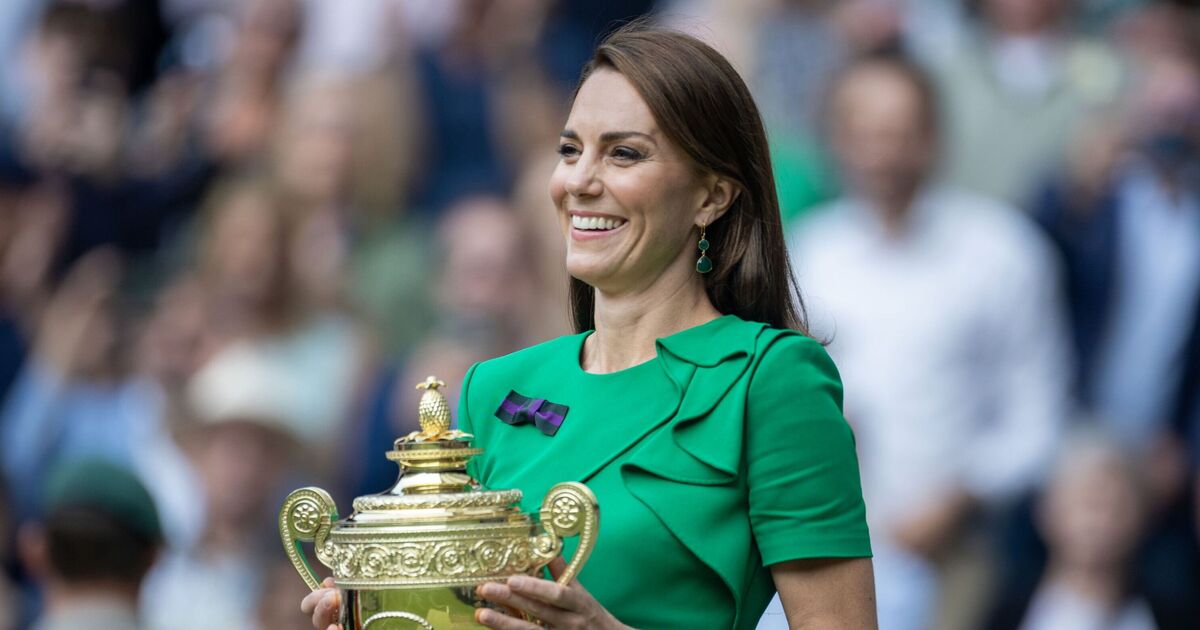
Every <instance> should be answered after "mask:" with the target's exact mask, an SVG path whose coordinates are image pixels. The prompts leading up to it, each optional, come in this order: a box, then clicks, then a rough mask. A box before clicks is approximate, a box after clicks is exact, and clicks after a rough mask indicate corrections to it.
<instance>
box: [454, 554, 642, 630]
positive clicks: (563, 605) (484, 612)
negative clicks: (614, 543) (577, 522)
mask: <svg viewBox="0 0 1200 630" xmlns="http://www.w3.org/2000/svg"><path fill="white" fill-rule="evenodd" d="M564 568H566V565H565V563H564V562H563V560H562V558H557V559H555V561H554V562H551V563H550V574H551V575H553V576H555V577H557V576H559V575H561V574H562V572H563V569H564ZM477 590H478V593H479V596H480V597H483V598H484V599H487V600H489V601H493V602H496V603H497V604H500V605H502V606H508V607H510V608H514V609H516V610H518V611H520V612H524V613H526V614H529V615H532V616H533V617H536V618H538V619H540V620H541V621H542V623H543V624H545V625H544V626H539V625H537V624H536V623H533V622H530V621H524V620H522V619H519V618H517V617H513V616H509V615H506V614H504V613H502V612H499V611H496V610H492V609H490V608H480V609H478V610H476V611H475V621H477V622H479V623H481V624H483V625H485V626H487V627H489V628H495V629H496V630H540V628H543V627H548V628H554V629H555V630H574V629H583V628H590V629H595V630H618V629H626V630H627V629H628V628H629V627H628V626H626V625H624V624H622V623H621V622H620V621H617V618H616V617H613V616H612V614H611V613H609V612H608V611H607V610H605V609H604V607H603V606H601V605H600V602H597V601H596V599H595V598H594V597H592V596H591V594H589V593H588V592H587V590H586V589H584V588H583V585H581V584H580V583H579V580H575V581H573V582H571V585H570V586H563V585H561V584H559V583H557V582H552V581H550V580H542V579H538V578H535V577H529V576H526V575H516V576H513V577H510V578H508V581H507V582H506V583H503V584H501V583H499V582H488V583H486V584H481V585H480V586H479V588H478V589H477Z"/></svg>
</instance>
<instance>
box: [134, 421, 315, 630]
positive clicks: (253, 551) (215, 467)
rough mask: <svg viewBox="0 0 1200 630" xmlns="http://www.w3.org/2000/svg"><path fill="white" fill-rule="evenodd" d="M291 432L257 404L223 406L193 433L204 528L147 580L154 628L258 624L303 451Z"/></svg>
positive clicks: (146, 602) (146, 604)
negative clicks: (283, 508)
mask: <svg viewBox="0 0 1200 630" xmlns="http://www.w3.org/2000/svg"><path fill="white" fill-rule="evenodd" d="M290 430H291V428H290V426H289V424H288V423H287V421H286V420H285V419H282V418H279V417H271V416H265V415H261V411H260V410H259V409H255V408H253V407H249V406H247V407H243V408H234V407H226V411H225V413H224V415H222V416H220V417H212V418H210V419H208V420H207V421H206V424H205V426H203V427H202V428H201V430H200V431H198V433H197V434H195V435H194V436H193V443H192V445H191V449H190V450H191V452H192V454H193V461H194V464H195V467H196V470H197V473H198V475H199V477H200V481H201V488H202V494H201V495H200V496H192V497H190V498H191V499H192V500H193V501H200V502H202V505H203V507H204V520H203V526H202V530H201V534H200V537H199V539H198V540H197V541H196V542H195V543H194V544H191V545H189V546H184V547H175V548H173V549H170V550H169V551H168V553H167V554H166V555H165V557H164V558H163V559H162V561H160V562H159V563H158V565H156V566H155V568H154V571H153V572H152V573H151V574H150V576H149V577H148V578H147V582H146V586H145V588H144V590H143V593H142V611H143V613H144V615H145V617H146V619H147V621H148V622H149V625H150V627H152V628H162V629H164V630H165V629H166V628H170V629H172V630H191V629H197V630H199V629H201V628H205V629H208V628H254V627H256V626H255V619H256V617H257V614H258V613H257V610H258V606H259V603H258V602H259V597H260V595H261V594H262V592H263V588H264V577H265V576H264V571H265V567H267V566H269V560H270V559H272V558H277V557H278V554H279V553H281V551H280V549H279V547H278V531H277V529H276V527H275V523H276V520H275V514H276V511H277V506H278V505H279V502H280V501H281V500H282V496H283V492H284V491H285V490H286V488H284V481H285V479H286V475H287V474H288V471H289V470H291V468H290V466H291V462H292V461H296V460H297V456H298V455H299V451H298V450H297V445H298V444H299V443H298V442H297V440H296V439H295V437H294V436H293V435H292V434H291V433H290ZM306 456H307V454H306ZM297 579H299V578H297ZM297 615H299V613H297ZM297 621H300V619H299V618H298V619H297ZM297 625H299V623H297Z"/></svg>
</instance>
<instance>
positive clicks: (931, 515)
mask: <svg viewBox="0 0 1200 630" xmlns="http://www.w3.org/2000/svg"><path fill="white" fill-rule="evenodd" d="M830 98H831V101H830V110H829V111H830V112H831V119H830V133H831V138H832V143H833V146H834V149H835V151H836V153H837V155H838V158H839V160H840V162H841V164H842V170H843V174H844V183H845V185H846V187H847V190H848V196H847V197H846V198H844V199H842V200H839V201H837V202H835V203H833V204H832V205H831V206H829V207H827V208H825V209H823V210H818V211H816V212H815V213H814V215H813V216H812V217H811V219H809V220H807V221H804V222H802V223H801V224H800V225H798V226H797V227H796V229H795V233H794V242H793V251H794V255H795V256H796V265H795V267H796V269H797V270H798V273H799V277H800V283H801V285H802V286H803V287H804V288H805V292H806V295H807V296H808V303H807V305H808V307H809V312H810V317H811V322H812V326H813V330H814V332H815V334H817V335H818V337H824V338H827V339H830V340H831V343H830V346H829V350H830V353H831V355H832V356H833V357H834V359H835V360H836V361H837V364H838V367H839V369H840V370H841V372H842V375H843V380H844V383H845V385H846V402H845V410H846V416H847V418H848V419H849V421H850V422H851V424H852V425H853V426H854V428H855V433H856V437H857V440H858V445H859V450H860V454H861V460H860V461H861V467H862V474H863V491H864V495H865V497H866V501H867V504H868V505H870V506H871V509H870V511H869V515H868V518H869V519H870V522H871V526H872V533H873V536H872V546H873V548H874V552H875V560H874V562H875V575H876V588H877V593H878V599H879V619H880V623H881V627H882V628H885V629H892V628H913V629H917V628H927V627H932V626H933V623H934V617H935V615H934V613H935V608H936V607H937V606H938V605H939V604H945V603H950V604H953V605H954V607H955V608H954V609H952V610H946V611H945V614H947V615H954V617H949V618H946V619H942V623H944V624H946V625H947V627H972V626H974V625H975V623H976V622H977V621H978V620H977V619H974V618H973V617H972V614H974V613H975V612H977V610H976V609H977V607H978V606H979V605H981V603H980V602H979V599H980V593H981V592H982V591H983V587H982V586H981V585H980V584H979V581H980V574H981V573H985V572H984V570H983V569H982V567H983V566H986V564H980V563H981V562H983V561H982V560H981V557H982V556H985V555H986V553H985V551H984V550H983V549H982V548H981V547H982V546H981V545H979V544H977V543H976V542H975V541H974V539H973V538H972V537H971V536H970V535H969V534H970V531H971V530H970V528H968V529H967V531H966V532H965V534H968V535H966V536H965V537H964V527H965V526H967V525H968V524H969V523H970V520H971V519H972V517H973V516H974V515H977V514H985V515H986V514H990V513H992V512H993V511H995V510H997V509H1000V508H1002V507H1003V506H1004V505H1005V503H1006V501H1007V500H1009V499H1011V498H1013V497H1014V496H1015V495H1017V494H1018V493H1020V492H1022V491H1023V490H1025V489H1027V488H1029V487H1030V486H1031V485H1032V484H1033V483H1034V482H1036V481H1037V480H1038V478H1039V475H1040V474H1041V472H1042V470H1043V468H1044V467H1045V466H1046V465H1048V463H1049V458H1050V456H1051V454H1052V452H1053V448H1054V446H1055V441H1056V436H1057V433H1058V428H1059V427H1060V426H1061V424H1062V422H1063V421H1064V419H1065V417H1066V415H1067V406H1066V403H1067V381H1066V378H1065V373H1066V369H1065V367H1066V365H1067V354H1066V339H1065V338H1064V337H1065V335H1064V331H1063V329H1062V326H1061V324H1062V317H1061V314H1060V312H1059V305H1058V302H1057V299H1056V298H1057V295H1056V293H1055V289H1056V286H1055V278H1056V274H1057V266H1056V262H1055V260H1054V258H1053V256H1052V252H1051V250H1050V247H1049V246H1048V244H1046V243H1044V242H1043V240H1042V238H1041V237H1040V235H1039V234H1038V233H1037V231H1036V229H1035V228H1034V226H1033V225H1032V224H1029V223H1028V222H1027V220H1026V219H1025V217H1024V216H1022V215H1021V214H1020V212H1019V211H1017V210H1015V209H1013V208H1012V207H1009V206H1006V205H1003V204H1001V203H999V202H995V201H992V200H989V199H986V198H982V197H977V196H975V195H973V194H970V193H966V192H962V191H959V190H957V189H954V188H950V187H946V186H944V185H942V184H941V182H940V178H939V177H938V175H937V173H936V170H935V164H936V163H937V158H938V151H937V146H938V139H939V137H940V121H939V117H938V108H937V103H936V102H935V97H934V91H933V88H932V85H931V82H930V80H929V79H928V78H927V77H926V75H924V74H923V73H922V72H921V71H920V70H918V69H917V68H916V67H915V66H913V65H911V64H909V63H907V62H904V61H901V60H899V59H894V58H869V59H866V60H864V61H860V62H857V63H855V64H852V65H851V66H850V67H849V68H848V69H847V70H846V71H845V73H844V74H842V75H841V76H840V78H839V80H838V81H837V82H836V83H835V85H834V87H833V89H832V91H831V95H830ZM949 589H954V590H953V592H952V593H951V591H950V590H949ZM940 599H944V601H939V600H940Z"/></svg>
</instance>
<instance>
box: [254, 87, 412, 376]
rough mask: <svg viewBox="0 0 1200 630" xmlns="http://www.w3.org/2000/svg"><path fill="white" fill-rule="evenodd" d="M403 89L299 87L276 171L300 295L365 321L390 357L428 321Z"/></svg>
mask: <svg viewBox="0 0 1200 630" xmlns="http://www.w3.org/2000/svg"><path fill="white" fill-rule="evenodd" d="M397 74H399V72H397ZM405 87H411V86H406V85H405V84H404V82H403V80H399V79H397V80H393V79H392V78H390V77H388V76H384V75H364V76H357V77H340V78H339V77H322V76H313V77H306V78H304V79H302V80H301V81H300V82H299V83H297V84H295V85H294V86H293V87H292V89H291V90H290V91H289V96H290V97H291V101H290V103H289V106H288V108H287V111H286V116H285V117H284V120H283V124H282V126H281V127H280V129H279V134H278V135H277V137H276V140H275V146H274V150H273V151H272V158H273V159H272V165H271V166H272V170H273V172H272V180H273V183H274V185H275V186H276V187H277V189H278V191H279V193H278V194H279V196H280V198H281V200H282V204H281V205H282V206H283V207H284V208H286V212H287V213H288V215H289V217H291V219H292V220H294V221H295V222H296V223H297V226H296V230H295V235H294V238H293V242H292V245H291V247H292V248H293V249H294V250H295V251H294V252H293V255H292V256H291V260H292V261H293V265H294V266H295V272H296V274H297V280H298V282H299V284H300V287H299V290H301V291H302V292H303V293H304V294H305V295H306V296H307V299H308V300H309V301H310V302H312V305H313V306H314V307H316V308H327V309H334V310H350V311H353V312H354V313H355V314H356V315H359V316H361V317H363V318H364V319H365V320H366V323H367V324H368V325H369V326H370V327H371V328H372V329H373V330H374V331H375V332H376V333H377V334H378V335H379V337H380V341H381V343H380V346H381V350H382V351H383V352H384V353H385V354H388V355H395V354H397V353H400V352H403V351H405V350H407V348H408V347H410V346H411V344H412V343H414V342H415V341H416V340H417V339H418V338H419V337H420V336H421V335H422V334H424V333H425V331H426V330H427V329H428V328H429V326H430V323H431V322H430V319H431V318H432V314H431V313H430V310H431V307H430V303H429V302H430V300H429V298H428V296H427V292H428V288H427V286H426V285H427V283H428V278H429V269H428V267H429V265H428V258H429V251H428V250H429V242H428V239H427V238H426V235H425V234H423V232H424V231H426V230H425V226H424V225H423V224H422V223H421V222H420V221H419V220H417V219H415V218H414V217H412V216H410V213H408V212H407V211H406V209H405V208H404V202H405V201H406V200H405V199H403V193H404V192H405V191H406V190H407V186H408V184H409V183H411V181H412V177H413V175H412V173H411V170H412V168H413V163H414V157H415V156H414V155H413V154H414V152H415V150H416V147H417V143H416V142H415V135H416V131H417V130H416V119H415V114H416V112H415V109H414V103H412V100H413V95H412V94H411V90H407V91H406V90H404V89H403V88H405Z"/></svg>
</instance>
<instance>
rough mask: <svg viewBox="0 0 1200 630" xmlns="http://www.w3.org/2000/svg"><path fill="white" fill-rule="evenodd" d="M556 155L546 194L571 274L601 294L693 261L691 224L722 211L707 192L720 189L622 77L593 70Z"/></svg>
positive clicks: (647, 281)
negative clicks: (559, 228)
mask: <svg viewBox="0 0 1200 630" xmlns="http://www.w3.org/2000/svg"><path fill="white" fill-rule="evenodd" d="M559 154H560V155H561V159H560V160H559V162H558V166H557V167H556V168H555V169H554V174H553V175H552V176H551V178H550V196H551V197H552V198H553V200H554V205H555V207H556V209H557V212H558V218H559V222H560V224H561V226H562V231H563V234H564V235H565V237H566V242H567V271H568V272H569V273H570V274H571V275H572V276H574V277H576V278H578V279H580V280H582V281H584V282H586V283H587V284H589V285H591V286H593V287H596V288H597V289H600V290H601V291H605V292H625V291H637V290H643V289H645V288H647V287H649V286H651V285H653V284H654V283H655V282H656V281H657V280H658V279H660V278H661V277H663V275H664V274H666V273H667V272H668V271H672V272H674V273H683V272H685V271H687V269H689V268H690V267H691V266H692V265H693V264H694V259H695V258H696V257H697V256H698V252H697V251H696V250H695V246H696V229H695V228H696V226H697V225H699V224H701V223H711V222H712V219H713V218H715V216H716V215H718V214H719V212H715V210H716V209H717V207H718V204H714V203H713V199H714V195H713V194H710V189H713V188H717V189H720V190H719V191H718V192H717V193H716V195H717V197H718V198H717V201H720V199H719V195H720V194H721V191H723V190H724V187H723V186H712V183H713V182H715V181H716V178H715V177H712V176H705V175H702V174H701V173H700V172H699V170H698V169H697V168H696V166H695V165H694V163H693V162H692V161H691V160H690V158H689V157H688V156H687V155H686V154H685V153H684V152H683V150H682V149H681V148H679V147H678V146H676V145H675V144H674V143H672V142H671V141H670V140H668V139H667V137H666V136H665V135H664V133H663V132H662V130H661V129H659V127H658V124H657V123H656V122H655V120H654V116H653V115H652V114H651V113H650V108H649V107H648V106H647V105H646V103H645V101H643V100H642V97H641V96H640V95H639V94H638V92H637V90H635V89H634V87H633V85H632V84H631V83H630V82H629V81H628V80H627V79H626V78H625V77H624V76H623V75H621V74H620V73H618V72H616V71H613V70H609V69H602V70H597V71H596V72H594V73H592V75H591V76H590V77H588V79H587V81H585V82H584V84H583V86H582V87H581V88H580V90H579V94H578V95H577V96H576V98H575V104H574V106H573V107H572V109H571V115H570V117H569V118H568V119H567V124H566V126H565V128H564V129H563V132H562V138H561V140H560V145H559ZM726 205H727V204H726ZM720 207H721V208H722V209H723V206H720ZM691 273H692V274H695V271H694V270H693V271H691Z"/></svg>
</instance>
